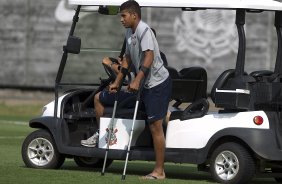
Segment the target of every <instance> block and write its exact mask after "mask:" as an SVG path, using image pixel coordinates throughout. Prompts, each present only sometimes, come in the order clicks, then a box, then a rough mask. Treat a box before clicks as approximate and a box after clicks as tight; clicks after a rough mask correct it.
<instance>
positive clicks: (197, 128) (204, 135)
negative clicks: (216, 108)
mask: <svg viewBox="0 0 282 184" xmlns="http://www.w3.org/2000/svg"><path fill="white" fill-rule="evenodd" d="M255 116H261V117H262V118H263V119H264V123H263V124H262V125H255V124H254V122H253V118H254V117H255ZM230 127H232V128H233V127H234V128H245V129H251V128H253V129H264V130H268V129H269V121H268V117H267V115H266V113H265V112H264V111H249V112H238V113H222V114H208V115H205V116H203V117H201V118H194V119H188V120H184V121H180V120H179V119H177V120H173V121H170V122H169V123H168V126H167V132H166V147H167V148H184V149H185V148H186V149H201V148H204V147H205V146H206V145H207V143H208V141H209V139H210V138H211V137H212V136H213V135H214V134H216V133H217V132H219V131H221V130H223V129H226V128H230Z"/></svg>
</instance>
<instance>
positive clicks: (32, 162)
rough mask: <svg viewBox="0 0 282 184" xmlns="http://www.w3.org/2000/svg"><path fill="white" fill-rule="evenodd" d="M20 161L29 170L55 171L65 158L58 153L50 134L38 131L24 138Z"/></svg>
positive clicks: (41, 130)
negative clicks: (21, 160)
mask: <svg viewBox="0 0 282 184" xmlns="http://www.w3.org/2000/svg"><path fill="white" fill-rule="evenodd" d="M22 159H23V161H24V163H25V165H26V166H27V167H30V168H38V169H56V168H59V167H61V166H62V164H63V163H64V161H65V156H64V155H62V154H60V153H59V152H58V149H57V147H56V144H55V142H54V140H53V138H52V136H51V135H50V133H49V132H48V131H47V130H43V129H40V130H36V131H34V132H32V133H30V134H29V135H28V136H27V137H26V138H25V140H24V142H23V144H22Z"/></svg>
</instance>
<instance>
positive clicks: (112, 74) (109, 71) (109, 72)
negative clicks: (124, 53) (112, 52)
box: [102, 61, 131, 86]
mask: <svg viewBox="0 0 282 184" xmlns="http://www.w3.org/2000/svg"><path fill="white" fill-rule="evenodd" d="M112 62H114V63H117V62H115V61H112ZM102 64H103V66H104V69H105V71H106V73H107V75H108V76H109V78H110V79H111V80H112V81H114V80H115V79H116V77H117V75H116V73H115V72H114V71H113V70H112V69H111V67H110V66H108V65H106V64H104V63H102ZM130 80H131V75H130V73H128V74H127V75H126V77H125V79H124V80H123V83H122V85H124V86H127V85H128V84H129V81H130Z"/></svg>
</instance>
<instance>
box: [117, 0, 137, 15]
mask: <svg viewBox="0 0 282 184" xmlns="http://www.w3.org/2000/svg"><path fill="white" fill-rule="evenodd" d="M123 10H128V11H129V13H136V14H137V15H138V16H139V18H141V8H140V6H139V4H138V3H137V2H136V1H134V0H128V1H125V2H124V3H122V5H120V8H119V11H123Z"/></svg>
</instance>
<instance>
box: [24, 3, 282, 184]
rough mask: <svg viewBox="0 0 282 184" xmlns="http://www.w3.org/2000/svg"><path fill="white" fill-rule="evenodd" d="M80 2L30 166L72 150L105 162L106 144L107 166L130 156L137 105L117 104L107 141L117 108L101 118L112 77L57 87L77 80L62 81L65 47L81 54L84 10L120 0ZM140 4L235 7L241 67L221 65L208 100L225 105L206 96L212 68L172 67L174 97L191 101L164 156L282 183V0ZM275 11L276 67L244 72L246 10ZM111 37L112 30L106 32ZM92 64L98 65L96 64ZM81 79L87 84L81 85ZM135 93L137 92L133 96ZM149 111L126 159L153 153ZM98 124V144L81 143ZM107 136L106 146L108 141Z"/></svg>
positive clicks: (29, 151)
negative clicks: (78, 32) (97, 100)
mask: <svg viewBox="0 0 282 184" xmlns="http://www.w3.org/2000/svg"><path fill="white" fill-rule="evenodd" d="M69 2H70V4H71V5H77V8H76V13H75V15H74V17H73V23H72V26H71V30H70V34H69V36H68V40H67V44H66V46H64V53H63V56H62V60H61V63H60V66H59V70H58V74H57V78H56V81H55V82H56V88H55V100H54V101H53V102H51V103H49V104H48V105H46V106H45V107H44V112H43V115H42V116H41V117H38V118H35V119H32V120H30V122H29V126H30V127H31V128H37V129H39V130H36V131H35V132H33V133H31V134H30V135H28V137H27V138H26V139H25V141H24V143H23V145H22V158H23V160H24V162H25V164H26V166H28V167H33V168H58V167H60V166H61V165H62V164H63V162H64V159H65V157H73V158H74V160H75V162H76V163H77V164H78V165H79V166H91V167H102V166H103V163H104V158H105V153H106V151H108V157H107V158H108V161H107V162H106V163H107V165H106V167H107V166H109V165H110V164H111V162H112V161H113V160H124V159H125V158H126V154H127V149H128V142H129V137H130V136H129V135H130V128H131V126H132V118H133V113H134V112H133V110H134V109H127V108H124V107H123V105H124V104H125V103H127V102H121V103H119V104H118V107H117V111H116V114H115V117H114V130H113V132H112V135H111V139H110V141H109V142H107V140H108V139H107V137H108V135H107V131H108V130H109V125H110V122H111V120H112V118H111V117H112V111H113V110H112V109H106V113H105V117H103V118H101V123H100V125H97V122H96V118H95V113H94V105H93V97H94V95H95V94H96V93H97V92H99V91H100V90H102V89H103V88H105V86H107V85H108V84H109V83H110V82H111V81H112V80H113V78H114V75H113V73H112V72H111V71H110V70H109V69H108V68H106V70H107V72H108V74H109V78H108V79H102V80H101V85H100V86H99V88H98V89H96V90H93V89H89V88H82V87H81V88H80V89H75V90H74V89H73V90H68V91H67V92H66V93H64V95H62V96H60V97H59V89H61V88H62V87H64V86H68V87H71V86H74V85H76V84H66V83H62V82H61V79H62V76H63V73H64V67H65V64H66V61H67V58H68V54H79V53H80V51H81V48H80V47H81V39H80V38H79V37H77V36H74V30H75V28H76V24H77V22H78V19H79V13H80V12H81V11H83V10H85V9H87V10H88V11H90V10H91V8H93V7H94V9H96V10H97V7H99V10H98V12H99V13H100V14H116V13H117V11H116V12H115V11H114V10H117V9H118V7H119V6H120V5H121V4H122V3H123V2H124V1H123V0H108V1H106V0H103V1H101V0H70V1H69ZM138 3H139V4H140V6H142V7H152V8H156V7H163V8H177V9H182V10H183V11H192V10H193V11H205V9H226V10H236V21H235V24H236V26H237V30H238V37H239V48H238V56H237V61H236V67H235V68H234V69H229V70H226V71H223V73H222V74H221V75H220V76H219V77H218V79H217V80H216V82H215V83H214V85H213V87H212V90H211V92H210V95H211V99H212V101H213V102H214V103H215V105H216V107H219V108H220V110H219V111H218V112H216V113H214V112H213V113H211V112H209V111H208V110H209V103H208V101H207V96H206V93H207V92H206V89H207V74H206V71H205V69H203V68H201V67H191V68H185V69H182V70H181V71H176V70H175V69H173V68H171V67H168V70H169V72H170V75H171V77H172V79H173V92H172V100H175V101H176V103H175V104H173V106H174V107H175V109H177V108H178V107H179V105H180V104H182V103H191V105H189V106H188V107H187V108H186V109H185V110H176V111H173V112H172V113H171V116H170V121H169V122H168V123H167V124H166V125H164V126H165V129H164V130H165V136H166V153H165V154H166V155H165V161H166V162H175V163H192V164H197V165H198V169H199V170H201V171H209V172H210V173H211V174H212V176H213V178H214V179H215V180H216V181H218V182H221V183H246V182H248V181H250V180H251V179H252V178H253V177H254V175H255V174H261V175H268V176H271V177H274V178H275V179H276V181H277V182H282V123H281V118H282V117H281V109H282V92H281V91H282V90H281V89H282V83H281V81H282V78H281V74H282V50H281V48H282V12H281V11H282V3H280V2H279V1H275V0H269V1H263V0H232V1H231V0H224V1H223V0H216V1H203V0H200V1H199V0H197V1H196V0H195V1H194V0H174V1H166V0H154V1H152V0H138ZM262 11H274V12H275V21H274V22H275V24H274V26H275V28H276V30H277V38H278V39H277V40H278V50H277V58H276V64H275V69H274V71H267V70H262V71H253V72H251V73H249V74H248V73H246V72H245V71H244V65H245V47H246V40H245V32H244V24H245V14H248V13H260V12H262ZM104 36H107V35H104ZM93 67H94V66H93ZM81 86H83V85H81ZM133 100H134V99H133ZM145 116H146V114H144V113H143V112H142V111H139V113H138V115H137V121H136V123H135V127H134V133H133V137H132V142H131V145H130V152H129V160H146V161H153V160H154V149H153V144H152V138H151V135H150V131H149V128H148V125H147V124H146V122H145V121H144V118H145ZM98 127H99V128H100V134H99V145H98V146H97V147H94V148H88V147H83V146H81V145H80V140H82V139H85V138H87V137H89V136H90V135H92V134H93V133H94V132H96V131H97V129H98ZM107 143H109V149H106V148H107Z"/></svg>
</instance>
